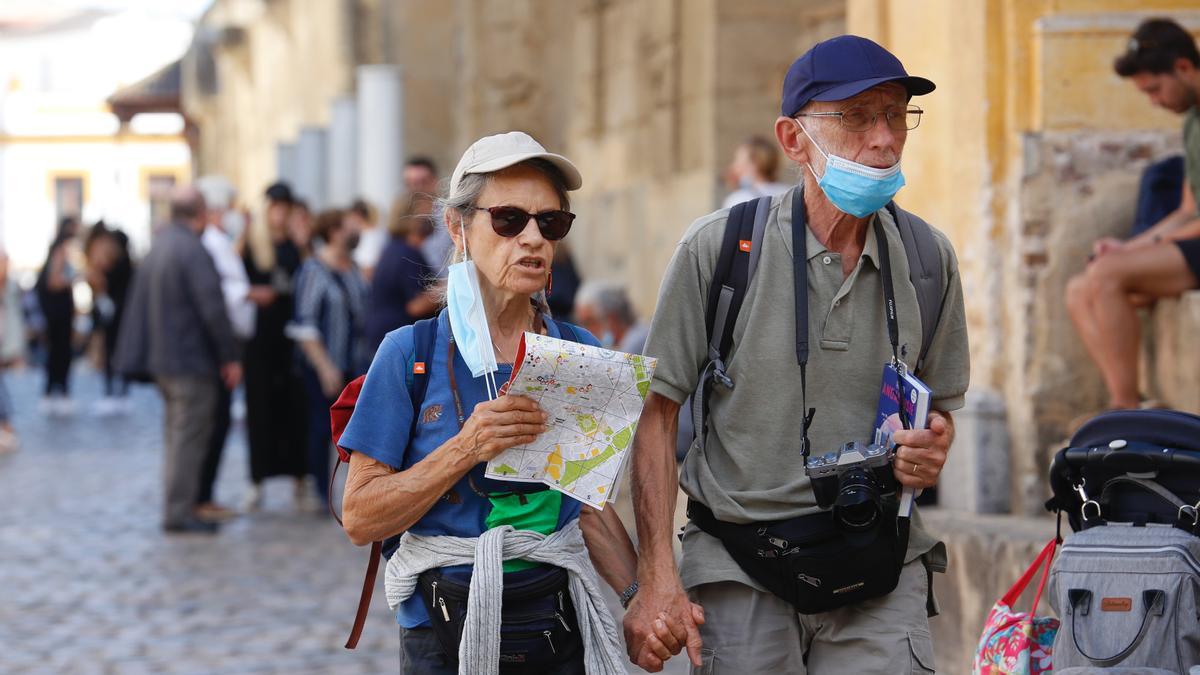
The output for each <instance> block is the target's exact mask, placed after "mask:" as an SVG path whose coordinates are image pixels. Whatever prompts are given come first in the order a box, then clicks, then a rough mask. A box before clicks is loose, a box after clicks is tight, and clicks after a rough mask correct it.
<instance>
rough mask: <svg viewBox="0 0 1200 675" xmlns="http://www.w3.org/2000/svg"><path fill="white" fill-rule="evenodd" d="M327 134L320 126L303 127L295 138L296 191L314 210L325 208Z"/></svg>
mask: <svg viewBox="0 0 1200 675" xmlns="http://www.w3.org/2000/svg"><path fill="white" fill-rule="evenodd" d="M327 136H328V135H327V134H326V132H325V130H324V129H322V128H321V127H303V128H301V129H300V137H299V138H298V139H297V140H296V172H295V173H296V185H295V186H294V187H295V188H296V192H297V193H299V195H300V197H301V198H302V199H305V200H306V201H308V206H309V208H310V209H312V210H313V211H314V212H316V211H319V210H321V209H323V208H325V205H326V203H327V200H326V197H325V168H326V165H327V160H326V146H325V143H326V139H327Z"/></svg>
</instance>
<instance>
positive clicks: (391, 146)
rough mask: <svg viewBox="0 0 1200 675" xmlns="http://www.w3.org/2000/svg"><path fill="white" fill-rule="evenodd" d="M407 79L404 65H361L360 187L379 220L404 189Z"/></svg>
mask: <svg viewBox="0 0 1200 675" xmlns="http://www.w3.org/2000/svg"><path fill="white" fill-rule="evenodd" d="M403 115H404V113H403V81H402V80H401V73H400V67H399V66H394V65H367V66H359V67H358V187H359V194H361V195H362V197H363V198H365V199H367V200H368V201H370V202H371V203H372V204H374V205H375V207H376V209H378V211H379V222H381V223H386V222H387V210H388V208H389V207H390V206H391V203H392V199H393V198H394V197H395V196H396V194H397V193H398V192H399V191H400V189H401V170H402V168H403V166H404V138H403V128H404V117H403Z"/></svg>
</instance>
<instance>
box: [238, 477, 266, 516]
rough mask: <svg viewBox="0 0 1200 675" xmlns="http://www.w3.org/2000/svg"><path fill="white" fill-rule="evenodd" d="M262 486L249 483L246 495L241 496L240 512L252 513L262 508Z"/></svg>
mask: <svg viewBox="0 0 1200 675" xmlns="http://www.w3.org/2000/svg"><path fill="white" fill-rule="evenodd" d="M262 501H263V495H262V486H261V485H259V484H258V483H251V484H250V487H248V488H246V494H245V495H243V496H242V504H241V507H242V511H244V512H246V513H253V512H254V511H257V510H259V509H261V508H262Z"/></svg>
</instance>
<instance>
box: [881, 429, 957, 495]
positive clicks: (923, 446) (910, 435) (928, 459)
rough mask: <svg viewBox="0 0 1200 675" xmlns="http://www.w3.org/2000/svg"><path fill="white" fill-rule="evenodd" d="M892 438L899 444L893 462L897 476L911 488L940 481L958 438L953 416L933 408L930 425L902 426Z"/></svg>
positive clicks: (897, 478) (923, 486)
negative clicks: (952, 444) (952, 419)
mask: <svg viewBox="0 0 1200 675" xmlns="http://www.w3.org/2000/svg"><path fill="white" fill-rule="evenodd" d="M892 440H894V441H896V445H897V447H896V459H895V461H894V462H892V470H893V472H894V473H895V475H896V480H897V481H899V482H900V484H901V485H903V486H904V487H910V488H921V489H923V488H931V487H933V486H935V485H937V482H938V476H939V475H940V474H941V473H942V467H943V466H945V465H946V456H947V454H948V453H949V451H950V442H951V441H952V440H954V426H953V423H952V422H951V421H950V418H949V417H947V416H946V414H945V413H941V412H938V411H936V410H933V411H930V413H929V428H928V429H900V430H897V431H895V432H893V433H892Z"/></svg>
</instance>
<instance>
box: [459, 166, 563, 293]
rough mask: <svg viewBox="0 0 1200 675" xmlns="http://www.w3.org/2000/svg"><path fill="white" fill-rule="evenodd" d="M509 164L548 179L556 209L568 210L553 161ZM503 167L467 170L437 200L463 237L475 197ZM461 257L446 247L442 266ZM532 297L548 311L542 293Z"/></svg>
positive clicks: (472, 211) (476, 197)
mask: <svg viewBox="0 0 1200 675" xmlns="http://www.w3.org/2000/svg"><path fill="white" fill-rule="evenodd" d="M513 166H527V167H529V168H531V169H534V170H536V171H537V172H538V173H541V174H542V175H543V176H545V177H546V180H548V181H550V187H552V188H554V193H555V194H556V195H558V203H559V208H561V209H563V210H570V208H571V197H570V195H568V193H567V178H566V176H564V175H563V173H562V171H560V170H559V168H558V167H557V166H554V164H553V163H551V162H549V161H547V160H545V159H542V158H540V157H535V158H534V159H527V160H525V161H524V162H519V163H517V164H514V165H513ZM508 168H512V167H506V169H508ZM504 170H505V169H500V170H499V171H493V172H491V173H469V174H467V175H465V176H463V177H462V178H460V179H459V181H458V190H457V191H456V192H455V193H454V194H448V193H447V195H446V196H445V197H444V198H441V199H438V200H437V203H438V204H439V205H440V206H441V207H442V212H443V213H446V214H449V213H453V214H456V215H457V217H458V220H459V222H460V223H462V225H463V230H464V233H463V236H466V233H465V229H466V224H467V223H469V222H471V217H472V216H474V215H475V207H476V206H478V205H479V197H480V195H482V194H483V190H484V188H486V187H487V185H488V183H489V182H490V181H491V180H492V177H493V176H495V175H496V174H497V173H499V172H500V171H504ZM437 226H438V227H443V228H445V227H447V225H446V221H445V218H441V219H438V222H437ZM465 259H466V256H465V254H464V253H463V252H462V251H459V250H458V247H457V246H452V247H450V254H449V256H448V257H447V260H446V266H447V267H449V266H450V265H453V264H455V263H459V262H462V261H463V260H465ZM442 293H443V297H441V298H439V300H440V301H441V304H445V302H446V299H445V297H444V293H445V287H444V286H443V287H442ZM534 299H535V300H536V301H537V303H538V307H539V308H540V309H541V311H543V312H545V313H547V314H549V313H550V307H549V305H548V304H547V303H546V297H545V293H538V294H537V295H536V296H534Z"/></svg>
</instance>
